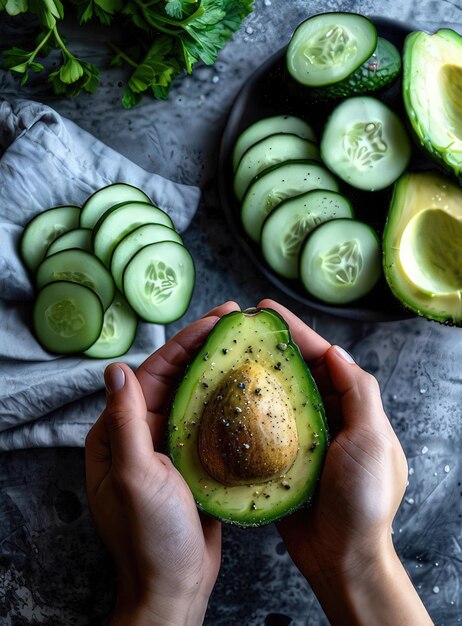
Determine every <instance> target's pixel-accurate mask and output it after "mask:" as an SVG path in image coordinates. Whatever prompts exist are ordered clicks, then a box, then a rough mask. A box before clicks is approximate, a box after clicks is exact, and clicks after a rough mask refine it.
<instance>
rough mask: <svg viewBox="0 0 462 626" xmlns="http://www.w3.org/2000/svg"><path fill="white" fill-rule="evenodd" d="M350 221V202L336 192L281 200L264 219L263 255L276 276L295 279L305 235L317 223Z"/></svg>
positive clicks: (309, 194)
mask: <svg viewBox="0 0 462 626" xmlns="http://www.w3.org/2000/svg"><path fill="white" fill-rule="evenodd" d="M342 217H343V218H353V217H354V212H353V207H352V205H351V202H350V201H349V200H348V198H345V196H342V195H340V194H339V193H336V192H335V191H326V190H325V189H322V190H315V191H308V193H303V194H301V195H300V196H296V197H295V198H289V199H288V200H284V201H283V202H281V203H280V204H278V206H277V207H276V208H275V209H274V211H272V212H271V213H270V214H269V216H268V217H267V218H266V220H265V222H264V224H263V228H262V233H261V242H260V243H261V250H262V253H263V256H264V258H265V260H266V262H267V263H268V265H270V267H272V268H273V270H275V271H276V272H277V273H278V274H280V275H281V276H284V277H285V278H298V275H299V255H300V249H301V247H302V244H303V242H304V240H305V238H306V236H307V235H308V234H309V233H310V232H311V231H312V230H314V229H315V228H316V227H317V226H319V224H322V223H323V222H327V221H329V220H333V219H339V218H342Z"/></svg>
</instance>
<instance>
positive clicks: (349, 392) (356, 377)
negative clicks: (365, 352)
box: [325, 346, 388, 426]
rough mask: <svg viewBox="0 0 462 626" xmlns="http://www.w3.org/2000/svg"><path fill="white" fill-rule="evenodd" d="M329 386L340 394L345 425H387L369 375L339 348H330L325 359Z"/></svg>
mask: <svg viewBox="0 0 462 626" xmlns="http://www.w3.org/2000/svg"><path fill="white" fill-rule="evenodd" d="M325 361H326V366H327V368H328V370H329V374H330V378H331V380H332V385H333V387H334V389H335V391H336V392H337V393H338V394H339V395H340V402H341V408H342V418H343V422H344V424H345V425H346V426H350V425H351V426H357V425H359V424H361V425H363V426H366V425H370V426H377V425H379V424H383V423H384V420H385V421H386V422H387V423H388V419H387V417H386V416H385V413H384V410H383V405H382V398H381V396H380V388H379V385H378V383H377V380H376V379H375V378H374V376H372V375H371V374H368V373H367V372H365V371H364V370H363V369H361V368H360V367H359V366H358V365H356V363H355V362H354V360H353V357H352V356H351V355H350V354H348V352H346V351H345V350H343V348H340V347H339V346H332V347H331V348H330V349H329V350H328V352H327V353H326V356H325Z"/></svg>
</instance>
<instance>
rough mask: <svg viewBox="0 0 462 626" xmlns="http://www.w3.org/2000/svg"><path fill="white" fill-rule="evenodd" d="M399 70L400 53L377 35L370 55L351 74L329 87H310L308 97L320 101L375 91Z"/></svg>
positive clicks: (389, 81) (389, 82)
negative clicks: (374, 46) (375, 43)
mask: <svg viewBox="0 0 462 626" xmlns="http://www.w3.org/2000/svg"><path fill="white" fill-rule="evenodd" d="M400 71H401V55H400V53H399V52H398V50H397V48H396V47H395V46H394V45H393V44H392V43H391V41H388V40H387V39H383V37H379V38H378V39H377V47H376V49H375V50H374V53H373V54H372V56H371V57H369V58H368V59H367V61H364V63H363V64H362V65H361V66H360V67H358V69H357V70H356V71H355V72H353V74H350V75H349V76H347V78H345V79H344V80H342V81H340V82H339V83H335V84H334V85H331V86H329V87H320V88H319V89H310V91H309V97H310V98H311V99H312V100H318V101H322V100H331V99H334V98H347V97H349V96H354V95H356V94H364V93H368V92H371V91H377V90H378V89H382V88H383V87H386V86H387V85H390V84H391V83H392V82H393V81H394V80H395V78H396V77H397V76H398V74H399V73H400Z"/></svg>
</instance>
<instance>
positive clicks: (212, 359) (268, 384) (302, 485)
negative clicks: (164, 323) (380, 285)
mask: <svg viewBox="0 0 462 626" xmlns="http://www.w3.org/2000/svg"><path fill="white" fill-rule="evenodd" d="M327 443H328V433H327V425H326V421H325V415H324V409H323V404H322V400H321V397H320V395H319V392H318V390H317V388H316V384H315V383H314V381H313V378H312V377H311V374H310V371H309V370H308V368H307V366H306V364H305V362H304V360H303V358H302V356H301V354H300V351H299V349H298V347H297V346H296V345H295V344H294V343H293V341H292V339H291V336H290V333H289V329H288V327H287V324H286V323H285V321H284V320H283V319H282V317H281V316H280V315H279V314H278V313H276V312H275V311H272V310H270V309H248V310H246V311H243V312H241V311H236V312H233V313H230V314H229V315H226V316H224V317H223V318H222V319H221V320H220V321H219V322H218V323H217V325H216V326H215V328H214V329H213V331H212V332H211V333H210V335H209V337H208V339H207V341H206V342H205V344H204V346H203V347H202V349H201V350H200V352H199V353H198V355H197V356H196V358H195V359H194V361H193V362H192V363H191V365H190V366H189V368H188V370H187V372H186V374H185V376H184V378H183V380H182V382H181V384H180V386H179V389H178V391H177V393H176V396H175V399H174V402H173V407H172V411H171V416H170V421H169V452H170V456H171V458H172V460H173V463H174V465H175V466H176V468H177V469H178V470H179V471H180V472H181V474H182V475H183V477H184V478H185V480H186V482H187V483H188V485H189V487H190V489H191V491H192V493H193V495H194V498H195V499H196V502H197V504H198V506H199V508H200V509H202V510H203V511H205V512H206V513H208V514H210V515H213V516H214V517H218V518H219V519H221V520H223V521H225V522H229V523H232V524H238V525H240V526H260V525H262V524H268V523H270V522H273V521H275V520H277V519H279V518H280V517H282V516H284V515H287V514H288V513H290V512H292V511H293V510H295V509H296V508H298V507H299V506H301V505H302V504H304V503H306V502H307V501H309V500H310V498H311V496H312V495H313V492H314V490H315V487H316V483H317V481H318V478H319V475H320V472H321V468H322V464H323V460H324V456H325V453H326V448H327Z"/></svg>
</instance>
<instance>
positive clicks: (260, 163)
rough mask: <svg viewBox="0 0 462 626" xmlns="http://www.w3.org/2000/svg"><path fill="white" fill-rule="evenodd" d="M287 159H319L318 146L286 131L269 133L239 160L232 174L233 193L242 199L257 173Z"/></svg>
mask: <svg viewBox="0 0 462 626" xmlns="http://www.w3.org/2000/svg"><path fill="white" fill-rule="evenodd" d="M289 159H291V160H295V159H314V160H315V161H319V148H318V146H317V145H316V144H315V143H313V142H312V141H307V140H306V139H301V138H300V137H297V135H289V134H286V133H284V134H282V133H280V134H278V135H270V136H269V137H265V139H262V140H261V141H259V142H258V143H256V144H254V145H253V146H251V147H250V148H249V149H248V150H247V152H246V153H245V154H244V156H243V157H242V159H241V160H240V162H239V165H238V167H237V170H236V174H235V176H234V193H235V194H236V196H237V198H238V200H242V198H243V196H244V194H245V192H246V189H247V187H248V186H249V185H250V183H251V181H252V179H253V178H255V176H257V174H260V173H261V172H263V171H264V170H267V169H268V168H269V167H272V166H273V165H276V164H277V163H282V162H283V161H288V160H289Z"/></svg>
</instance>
